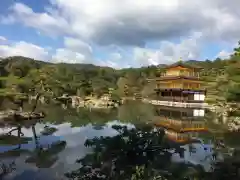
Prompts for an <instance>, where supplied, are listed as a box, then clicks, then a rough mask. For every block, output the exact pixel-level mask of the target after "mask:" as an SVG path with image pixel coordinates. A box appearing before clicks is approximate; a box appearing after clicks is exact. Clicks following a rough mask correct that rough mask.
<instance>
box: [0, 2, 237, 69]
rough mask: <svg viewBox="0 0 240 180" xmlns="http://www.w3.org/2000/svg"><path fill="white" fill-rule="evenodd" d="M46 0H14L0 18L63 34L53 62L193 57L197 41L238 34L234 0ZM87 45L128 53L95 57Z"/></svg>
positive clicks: (137, 61) (115, 63)
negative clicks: (38, 1)
mask: <svg viewBox="0 0 240 180" xmlns="http://www.w3.org/2000/svg"><path fill="white" fill-rule="evenodd" d="M50 2H51V3H50V5H49V6H48V7H46V8H45V12H34V11H33V10H32V9H31V8H30V7H28V6H26V5H24V4H22V3H15V4H13V6H12V7H11V8H10V11H9V14H8V15H6V16H2V18H1V22H2V23H5V24H11V23H17V22H18V23H21V24H24V25H25V26H27V27H31V28H35V29H36V30H37V31H39V32H41V33H42V32H43V33H45V34H47V35H49V36H61V37H64V47H62V48H60V49H57V50H56V52H55V54H54V55H53V59H54V60H55V61H56V62H59V61H65V62H71V63H75V62H78V63H82V62H83V63H93V62H94V63H95V64H103V65H110V66H113V67H126V66H128V65H131V66H139V65H140V66H142V65H149V64H159V63H171V62H174V61H176V60H178V59H179V58H180V57H182V58H183V59H198V58H199V57H200V52H201V53H202V51H201V50H202V49H201V47H202V46H204V45H206V44H207V43H208V42H214V43H218V44H220V43H222V42H227V43H228V44H231V45H232V44H233V43H234V41H236V40H238V38H239V37H240V26H239V24H240V11H239V8H238V7H239V6H240V1H239V0H231V1H229V2H228V1H226V0H211V1H209V0H201V1H192V0H171V1H170V0H161V1H156V0H122V1H119V0H104V1H99V0H68V1H65V0H51V1H50ZM173 40H174V42H173ZM151 41H157V42H159V44H160V45H159V48H158V49H156V48H154V49H153V48H146V46H145V45H146V43H148V44H149V42H151ZM91 45H94V47H96V46H108V47H110V46H117V47H119V48H120V49H121V48H122V47H124V48H125V47H127V48H129V49H128V51H129V54H131V53H132V54H133V57H130V59H129V57H128V58H125V57H123V55H122V54H121V53H120V54H119V53H118V54H115V56H114V55H109V57H110V58H108V59H107V60H103V59H101V60H96V59H95V58H97V59H98V57H94V55H93V54H94V53H93V50H92V48H91ZM6 47H9V46H6ZM6 47H5V49H6ZM5 53H6V52H5ZM2 54H3V53H2ZM113 54H114V53H113ZM226 54H227V53H226V52H220V53H219V55H220V56H225V55H226ZM31 55H32V54H31Z"/></svg>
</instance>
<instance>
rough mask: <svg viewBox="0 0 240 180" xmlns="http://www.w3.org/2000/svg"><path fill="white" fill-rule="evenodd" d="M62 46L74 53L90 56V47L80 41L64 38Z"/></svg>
mask: <svg viewBox="0 0 240 180" xmlns="http://www.w3.org/2000/svg"><path fill="white" fill-rule="evenodd" d="M64 45H65V47H66V48H69V49H71V50H73V51H76V52H81V53H84V54H88V55H91V54H92V48H91V46H90V45H89V44H87V43H85V42H83V41H81V40H80V39H76V38H70V37H65V38H64Z"/></svg>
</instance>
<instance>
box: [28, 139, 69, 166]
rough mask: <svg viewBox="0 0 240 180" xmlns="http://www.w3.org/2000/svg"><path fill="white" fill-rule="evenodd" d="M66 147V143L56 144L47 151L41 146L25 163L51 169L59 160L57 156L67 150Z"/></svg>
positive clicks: (59, 142)
mask: <svg viewBox="0 0 240 180" xmlns="http://www.w3.org/2000/svg"><path fill="white" fill-rule="evenodd" d="M65 146H66V142H65V141H58V142H55V143H53V144H51V145H50V146H49V147H48V148H46V149H44V148H43V147H41V146H39V147H38V148H36V149H35V150H34V152H33V153H32V154H31V156H30V157H28V158H27V159H26V161H25V162H27V163H33V164H35V165H36V166H37V167H38V168H50V167H51V166H52V165H53V164H54V163H55V162H56V161H57V160H58V156H57V155H58V153H60V152H61V151H62V150H64V149H65Z"/></svg>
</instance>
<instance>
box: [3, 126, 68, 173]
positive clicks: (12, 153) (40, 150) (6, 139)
mask: <svg viewBox="0 0 240 180" xmlns="http://www.w3.org/2000/svg"><path fill="white" fill-rule="evenodd" d="M35 123H36V122H35ZM22 126H25V127H27V128H31V129H32V133H33V138H29V137H24V134H23V133H22ZM22 126H20V125H18V126H17V128H16V130H17V136H14V135H12V134H10V133H8V134H3V135H1V136H0V144H1V145H3V146H5V147H6V146H14V145H17V147H16V148H13V149H11V150H9V151H6V152H3V153H1V155H0V157H3V158H7V157H10V158H12V157H19V156H21V155H22V154H23V153H24V154H26V155H27V156H28V158H27V159H26V163H31V164H35V165H36V166H37V167H38V168H50V167H51V166H52V165H53V164H54V163H55V162H56V161H57V160H58V153H60V152H61V151H62V150H64V149H65V146H66V142H65V141H56V142H54V143H52V144H50V145H48V146H47V147H44V146H45V145H41V144H40V143H39V137H38V136H37V133H36V129H35V124H28V123H26V124H22ZM47 128H50V131H49V132H47V131H46V129H44V131H45V132H44V133H45V134H46V133H47V135H50V134H52V133H53V132H54V131H52V129H51V127H47ZM47 130H49V129H47ZM44 133H41V134H44ZM32 139H34V144H35V148H34V150H33V151H32V150H30V149H23V148H22V145H23V144H27V143H28V142H29V141H31V140H32ZM10 165H11V164H10ZM10 165H5V164H3V166H2V167H3V168H5V169H3V168H2V169H3V170H2V172H1V173H0V177H1V175H2V176H5V175H7V174H8V173H11V172H12V171H11V172H10V170H7V171H6V167H9V168H11V167H10ZM13 170H15V169H13Z"/></svg>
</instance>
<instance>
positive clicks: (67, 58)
mask: <svg viewBox="0 0 240 180" xmlns="http://www.w3.org/2000/svg"><path fill="white" fill-rule="evenodd" d="M52 60H53V61H54V62H57V63H60V62H65V63H86V62H87V59H86V57H85V56H84V55H83V54H81V53H78V52H74V51H71V50H68V49H64V48H60V49H57V50H56V53H55V54H54V55H53V57H52Z"/></svg>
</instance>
